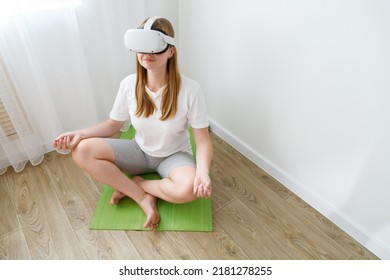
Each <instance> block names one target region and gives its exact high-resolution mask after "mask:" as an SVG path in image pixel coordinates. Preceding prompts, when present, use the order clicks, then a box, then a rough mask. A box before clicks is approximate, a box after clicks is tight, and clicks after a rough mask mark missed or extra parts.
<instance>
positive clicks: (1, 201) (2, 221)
mask: <svg viewBox="0 0 390 280" xmlns="http://www.w3.org/2000/svg"><path fill="white" fill-rule="evenodd" d="M9 172H10V171H8V172H6V173H5V174H3V175H1V176H0V238H1V237H3V236H5V235H8V234H10V233H12V232H14V231H16V230H18V229H20V224H19V220H18V218H17V215H16V209H15V206H14V203H13V199H12V197H11V195H10V193H9V187H8V182H7V179H6V176H7V174H8V173H9Z"/></svg>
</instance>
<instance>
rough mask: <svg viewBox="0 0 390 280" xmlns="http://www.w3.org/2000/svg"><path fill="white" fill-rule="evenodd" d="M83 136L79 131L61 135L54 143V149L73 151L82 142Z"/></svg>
mask: <svg viewBox="0 0 390 280" xmlns="http://www.w3.org/2000/svg"><path fill="white" fill-rule="evenodd" d="M81 139H82V134H81V133H79V132H77V131H71V132H67V133H64V134H61V135H60V136H58V137H57V138H56V139H54V141H53V147H54V148H55V149H56V150H72V149H74V148H75V147H76V146H77V144H78V143H79V142H80V141H81Z"/></svg>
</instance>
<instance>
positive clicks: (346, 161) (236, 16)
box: [179, 0, 390, 259]
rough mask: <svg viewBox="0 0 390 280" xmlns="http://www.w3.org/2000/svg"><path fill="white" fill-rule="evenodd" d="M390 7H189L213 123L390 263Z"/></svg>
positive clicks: (187, 29)
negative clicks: (389, 260) (389, 170)
mask: <svg viewBox="0 0 390 280" xmlns="http://www.w3.org/2000/svg"><path fill="white" fill-rule="evenodd" d="M389 15H390V2H389V1H386V0H383V1H380V0H376V1H369V0H366V1H364V0H358V1H352V0H351V1H347V0H337V1H336V0H333V1H325V0H324V1H311V0H301V1H281V0H279V1H271V0H269V1H265V0H264V1H256V0H253V1H250V0H242V1H233V0H192V1H191V0H187V1H179V26H180V34H179V38H180V49H179V54H180V61H181V69H182V72H183V73H184V74H186V75H188V76H190V77H192V78H194V79H196V80H198V81H199V82H200V84H201V85H202V87H203V90H204V92H205V95H206V99H207V104H208V108H209V114H210V117H211V119H212V121H213V125H212V128H213V129H214V130H215V131H216V132H217V133H218V134H220V135H221V136H222V137H224V138H225V139H226V140H227V141H229V142H230V143H232V144H233V145H234V146H235V147H236V148H237V149H239V150H241V151H242V152H243V153H245V154H246V155H247V156H248V157H250V158H251V159H252V160H253V161H255V162H256V163H257V164H259V165H260V167H263V168H264V169H265V170H267V171H268V172H269V173H270V174H271V175H273V176H274V177H275V178H277V179H278V180H279V181H281V182H282V183H284V184H285V185H286V186H287V187H288V188H290V189H291V190H292V191H294V192H296V193H297V194H298V195H299V196H300V197H302V198H303V199H305V200H306V201H307V202H308V203H310V204H311V205H312V206H313V207H315V208H316V209H317V210H319V211H320V212H322V213H323V214H324V215H326V216H327V217H328V218H330V219H331V220H332V221H333V222H335V223H336V224H338V225H339V226H340V227H342V228H343V229H344V230H346V231H347V232H348V233H350V234H351V235H352V236H353V237H355V238H356V239H357V240H358V241H360V242H361V243H362V244H363V245H365V246H366V247H368V248H369V249H371V250H372V251H373V252H374V253H375V254H377V255H378V256H379V257H381V258H384V259H390V172H388V169H389V167H390V149H389V143H390V79H389V77H390V17H389Z"/></svg>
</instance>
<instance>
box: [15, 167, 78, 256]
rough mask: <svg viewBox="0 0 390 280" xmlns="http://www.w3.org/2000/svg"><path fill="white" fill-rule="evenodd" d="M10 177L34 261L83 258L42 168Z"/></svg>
mask: <svg viewBox="0 0 390 280" xmlns="http://www.w3.org/2000/svg"><path fill="white" fill-rule="evenodd" d="M10 175H11V176H9V177H7V180H8V184H9V186H10V191H11V192H12V193H11V195H12V196H13V197H14V199H15V204H16V211H17V213H18V217H19V220H20V224H21V226H22V229H23V233H24V235H25V238H26V241H27V245H28V248H29V250H30V254H31V257H32V259H84V258H85V255H84V253H83V251H82V250H81V249H80V245H79V244H78V240H77V238H76V235H75V233H74V231H73V229H72V227H71V225H70V223H69V220H68V219H67V217H66V214H65V212H64V209H63V208H62V206H61V203H60V202H59V200H58V197H57V195H56V193H55V191H54V190H53V188H52V186H51V181H50V179H49V177H48V175H47V174H46V172H45V171H44V169H43V167H42V166H41V165H40V166H35V167H33V166H30V165H27V166H26V168H25V169H24V170H23V171H22V172H21V173H20V174H15V173H11V174H10Z"/></svg>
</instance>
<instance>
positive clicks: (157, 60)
mask: <svg viewBox="0 0 390 280" xmlns="http://www.w3.org/2000/svg"><path fill="white" fill-rule="evenodd" d="M174 53H175V48H174V47H172V46H170V47H169V48H168V50H167V51H166V52H164V53H160V54H150V53H137V59H138V62H139V63H140V64H141V65H142V67H144V68H145V69H146V70H158V69H166V67H167V63H168V59H170V58H171V57H172V56H173V54H174Z"/></svg>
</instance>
